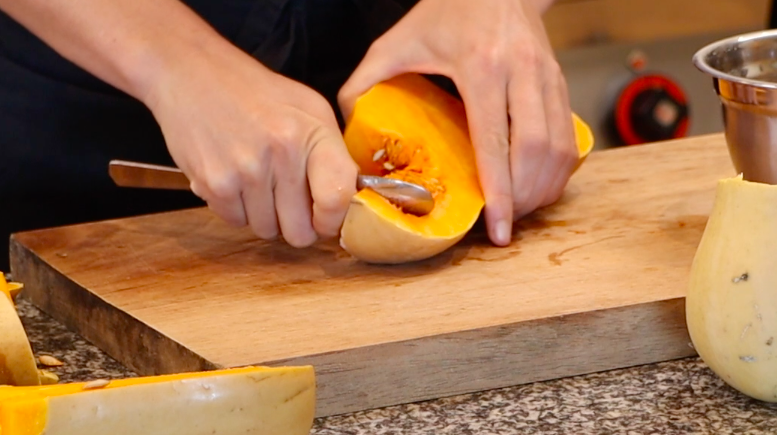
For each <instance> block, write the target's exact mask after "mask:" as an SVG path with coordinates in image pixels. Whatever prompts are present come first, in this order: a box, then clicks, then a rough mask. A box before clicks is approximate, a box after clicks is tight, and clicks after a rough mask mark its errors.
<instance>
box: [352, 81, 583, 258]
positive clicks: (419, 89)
mask: <svg viewBox="0 0 777 435" xmlns="http://www.w3.org/2000/svg"><path fill="white" fill-rule="evenodd" d="M572 118H573V122H574V131H575V136H576V141H577V145H578V149H579V153H580V161H579V162H578V166H577V167H579V166H580V164H582V162H583V161H584V160H585V158H586V157H587V156H588V154H589V153H590V152H591V149H592V148H593V142H594V141H593V135H592V134H591V130H590V128H589V127H588V125H586V124H585V122H583V121H582V120H581V119H580V118H579V117H578V116H577V115H576V114H574V113H573V114H572ZM344 139H345V143H346V146H347V147H348V151H349V153H350V154H351V157H352V158H353V159H354V160H355V161H356V163H357V165H358V166H359V168H360V171H361V173H363V174H367V175H381V176H384V177H388V178H398V179H401V180H405V181H410V182H413V183H417V184H420V185H422V186H424V187H426V188H427V189H428V190H429V191H430V192H431V193H432V196H433V197H434V202H435V205H434V209H433V210H432V212H431V213H429V214H428V215H425V216H415V215H413V214H408V213H405V212H403V211H402V210H401V209H400V208H399V207H397V206H395V205H394V204H392V203H391V202H389V201H388V200H387V199H385V198H384V197H382V196H380V195H378V194H377V193H375V192H374V191H372V190H371V189H362V190H360V191H359V192H358V193H357V194H356V195H354V197H353V198H352V200H351V204H350V207H349V209H348V212H347V214H346V216H345V221H344V223H343V227H342V229H341V232H340V245H341V246H342V248H343V249H344V250H346V251H347V252H348V253H350V254H351V255H352V256H354V257H355V258H357V259H359V260H362V261H365V262H368V263H382V264H397V263H405V262H411V261H418V260H422V259H426V258H429V257H432V256H434V255H437V254H439V253H441V252H443V251H445V250H446V249H448V248H449V247H451V246H453V245H454V244H456V243H457V242H459V241H460V240H461V239H462V238H463V237H464V236H465V235H466V233H467V232H468V231H469V230H470V229H471V228H472V226H473V225H474V224H475V222H476V221H477V219H478V217H479V216H480V213H481V210H482V209H483V206H484V205H485V200H484V197H483V192H482V190H481V188H480V182H479V180H478V174H477V167H476V162H475V152H474V149H473V147H472V142H471V140H470V136H469V129H468V126H467V118H466V114H465V111H464V105H463V103H462V102H461V101H460V100H458V99H457V98H455V97H453V96H452V95H450V94H448V93H447V92H445V91H444V90H443V89H441V88H439V87H438V86H437V85H435V84H434V83H432V82H431V81H429V80H428V79H426V78H424V77H422V76H421V75H417V74H403V75H400V76H397V77H395V78H392V79H390V80H387V81H384V82H382V83H379V84H377V85H375V86H374V87H372V88H371V89H370V90H369V91H367V92H366V93H365V94H364V95H362V96H361V97H359V99H358V100H357V102H356V104H355V105H354V108H353V111H352V113H351V115H350V117H349V119H348V122H347V125H346V129H345V133H344ZM577 167H576V168H575V170H577Z"/></svg>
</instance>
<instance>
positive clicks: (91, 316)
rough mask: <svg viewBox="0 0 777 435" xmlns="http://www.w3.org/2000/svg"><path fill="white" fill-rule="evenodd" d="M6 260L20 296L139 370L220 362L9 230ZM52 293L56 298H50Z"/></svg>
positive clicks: (199, 367)
mask: <svg viewBox="0 0 777 435" xmlns="http://www.w3.org/2000/svg"><path fill="white" fill-rule="evenodd" d="M10 266H11V274H12V275H13V277H14V280H16V281H19V282H22V283H24V292H23V293H22V295H21V296H23V297H24V298H26V299H27V300H29V301H30V302H31V303H32V304H33V305H35V306H36V307H38V308H39V309H41V310H42V311H43V312H45V313H47V314H48V315H49V316H51V317H52V318H54V319H55V320H57V321H59V322H61V323H63V324H64V325H65V326H66V327H67V328H69V329H71V330H73V331H75V332H76V333H78V334H79V335H81V336H82V337H83V338H84V339H86V340H87V341H89V342H91V343H92V344H94V345H95V346H97V347H98V348H100V349H101V350H102V351H104V352H105V353H106V354H108V355H109V356H110V357H111V358H114V359H115V360H117V361H118V362H120V363H121V364H123V365H125V366H126V367H127V368H129V369H130V370H132V371H134V372H135V373H138V374H139V375H141V376H146V375H157V374H166V373H180V372H192V371H203V370H213V369H217V368H219V367H218V366H217V365H216V364H214V363H212V362H210V361H208V360H206V359H205V358H203V357H201V356H200V355H198V354H196V353H195V352H193V351H191V350H190V349H188V348H187V347H185V346H183V345H182V344H180V343H178V342H176V341H175V340H173V339H171V338H170V337H167V336H165V335H164V334H162V333H160V332H159V331H157V330H155V329H153V328H152V327H150V326H148V325H146V324H144V323H143V322H140V321H139V320H137V319H136V318H134V317H132V316H131V315H129V314H127V313H125V312H123V311H121V310H119V309H116V308H113V307H112V306H111V305H110V304H109V303H108V302H106V301H105V300H103V299H101V298H99V297H97V296H96V295H95V294H94V293H91V292H89V291H87V290H85V289H83V288H82V287H81V286H80V285H78V283H76V282H74V281H73V280H71V279H70V278H68V277H66V276H64V275H63V274H61V273H60V272H59V271H58V270H56V269H55V268H54V267H53V266H51V265H50V264H48V263H46V262H45V261H43V260H42V259H41V258H40V257H39V256H38V255H36V254H35V252H33V251H32V250H30V249H28V248H27V247H26V246H24V244H23V243H22V242H20V241H19V240H18V239H17V238H16V237H14V236H13V235H12V236H11V238H10ZM55 299H58V300H59V301H60V302H57V303H54V302H53V300H55ZM55 307H56V308H55ZM62 307H68V308H69V310H66V309H63V308H62ZM105 329H107V330H109V331H113V332H112V333H105ZM100 331H102V332H100Z"/></svg>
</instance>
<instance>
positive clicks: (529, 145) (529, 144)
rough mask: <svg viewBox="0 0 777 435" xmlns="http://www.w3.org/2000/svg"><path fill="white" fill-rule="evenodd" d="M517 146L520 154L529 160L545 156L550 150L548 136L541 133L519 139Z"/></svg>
mask: <svg viewBox="0 0 777 435" xmlns="http://www.w3.org/2000/svg"><path fill="white" fill-rule="evenodd" d="M519 146H520V148H521V154H522V155H523V156H529V157H530V158H535V157H538V156H541V155H543V154H547V153H548V152H549V151H550V149H551V146H550V140H549V138H548V136H547V135H545V134H542V133H534V134H531V135H529V136H527V137H526V138H523V139H521V143H520V144H519Z"/></svg>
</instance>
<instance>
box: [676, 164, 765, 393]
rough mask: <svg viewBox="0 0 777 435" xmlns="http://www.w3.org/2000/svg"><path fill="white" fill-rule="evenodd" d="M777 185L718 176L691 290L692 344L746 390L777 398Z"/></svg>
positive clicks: (728, 380) (717, 371)
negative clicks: (719, 177)
mask: <svg viewBox="0 0 777 435" xmlns="http://www.w3.org/2000/svg"><path fill="white" fill-rule="evenodd" d="M775 222H777V186H773V185H768V184H761V183H754V182H749V181H746V180H743V179H742V177H741V175H740V176H738V177H734V178H727V179H723V180H720V181H719V182H718V186H717V191H716V196H715V203H714V206H713V210H712V213H711V214H710V217H709V218H708V220H707V225H706V227H705V229H704V233H703V235H702V238H701V241H700V242H699V245H698V247H697V251H696V254H695V256H694V259H693V263H692V266H691V272H690V280H689V286H688V294H687V296H686V300H685V305H686V323H687V327H688V332H689V334H690V337H691V341H692V342H693V346H694V348H695V349H696V352H697V353H698V354H699V356H700V357H701V359H702V360H703V361H704V362H705V364H707V366H709V368H710V369H711V370H712V371H713V372H714V373H715V374H716V375H717V376H719V377H720V378H721V379H722V380H723V381H724V382H726V383H727V384H728V385H730V386H731V387H733V388H735V389H736V390H739V391H740V392H741V393H744V394H745V395H747V396H750V397H752V398H755V399H759V400H762V401H768V402H777V268H776V267H775V256H777V228H775Z"/></svg>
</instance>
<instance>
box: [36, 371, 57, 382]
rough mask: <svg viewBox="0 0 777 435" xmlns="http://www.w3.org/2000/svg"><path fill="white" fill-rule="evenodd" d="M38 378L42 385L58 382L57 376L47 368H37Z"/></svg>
mask: <svg viewBox="0 0 777 435" xmlns="http://www.w3.org/2000/svg"><path fill="white" fill-rule="evenodd" d="M38 378H39V379H40V383H41V384H42V385H53V384H56V383H57V382H59V376H57V374H56V373H54V372H50V371H48V370H38Z"/></svg>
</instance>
